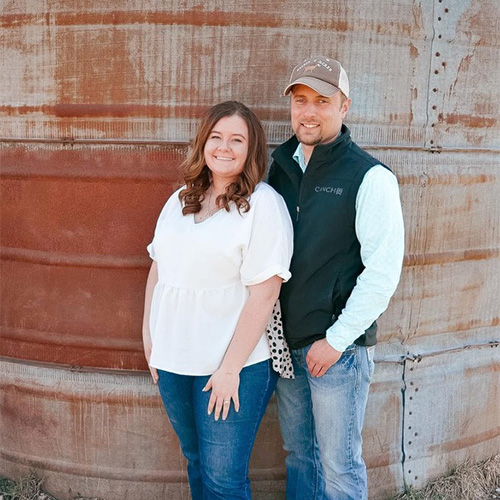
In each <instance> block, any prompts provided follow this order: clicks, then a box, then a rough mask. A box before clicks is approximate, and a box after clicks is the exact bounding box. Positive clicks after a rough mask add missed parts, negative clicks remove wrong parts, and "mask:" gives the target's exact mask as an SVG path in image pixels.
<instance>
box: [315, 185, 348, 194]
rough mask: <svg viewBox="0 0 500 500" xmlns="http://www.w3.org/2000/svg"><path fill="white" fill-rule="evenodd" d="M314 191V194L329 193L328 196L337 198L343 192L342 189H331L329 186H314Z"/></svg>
mask: <svg viewBox="0 0 500 500" xmlns="http://www.w3.org/2000/svg"><path fill="white" fill-rule="evenodd" d="M314 191H316V193H329V194H336V195H337V196H340V195H341V194H342V193H343V192H344V188H341V187H331V186H316V187H315V188H314Z"/></svg>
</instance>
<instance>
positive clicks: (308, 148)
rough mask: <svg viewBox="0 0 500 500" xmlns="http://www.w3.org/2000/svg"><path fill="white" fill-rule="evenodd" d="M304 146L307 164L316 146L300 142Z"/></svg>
mask: <svg viewBox="0 0 500 500" xmlns="http://www.w3.org/2000/svg"><path fill="white" fill-rule="evenodd" d="M300 144H301V146H302V152H303V153H304V159H305V161H306V165H307V164H308V163H309V158H311V155H312V153H313V151H314V146H308V145H307V144H304V143H300Z"/></svg>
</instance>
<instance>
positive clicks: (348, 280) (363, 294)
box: [269, 56, 404, 500]
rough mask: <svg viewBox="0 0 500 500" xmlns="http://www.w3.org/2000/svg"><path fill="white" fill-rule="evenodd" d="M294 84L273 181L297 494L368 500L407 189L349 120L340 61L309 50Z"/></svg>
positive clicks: (283, 385) (287, 440) (288, 442)
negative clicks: (285, 243) (381, 357)
mask: <svg viewBox="0 0 500 500" xmlns="http://www.w3.org/2000/svg"><path fill="white" fill-rule="evenodd" d="M284 93H285V95H288V94H291V120H292V128H293V131H294V132H295V135H294V136H293V137H292V138H291V139H289V140H288V141H287V142H285V143H284V144H282V145H281V146H279V147H278V148H277V149H276V150H275V151H274V153H273V160H274V161H273V164H272V165H271V170H270V174H269V183H270V184H271V185H272V186H273V187H274V188H275V189H276V190H277V191H278V192H279V193H280V194H281V195H282V196H283V197H284V199H285V201H286V203H287V206H288V210H289V211H290V214H291V216H292V220H293V222H294V233H295V241H294V256H293V259H292V264H291V272H292V278H291V280H290V281H289V282H288V283H286V284H284V285H283V288H282V293H281V306H282V312H283V320H284V328H285V335H286V338H287V340H288V343H289V345H290V348H291V350H292V358H293V362H294V370H295V380H286V379H280V381H279V383H278V388H277V401H278V410H279V416H280V425H281V432H282V435H283V441H284V447H285V450H286V451H287V452H288V455H287V458H286V466H287V495H286V498H287V500H295V499H297V500H319V499H329V500H347V499H349V500H364V499H366V498H367V496H368V492H367V491H368V488H367V480H366V467H365V464H364V462H363V459H362V457H361V448H362V439H361V430H362V426H363V419H364V413H365V408H366V401H367V397H368V389H369V385H370V381H371V377H372V374H373V366H374V365H373V349H374V348H373V346H374V345H375V344H376V331H377V327H376V323H375V320H376V319H377V318H378V317H379V316H380V315H381V314H382V312H383V311H384V310H385V309H386V308H387V306H388V303H389V299H390V298H391V296H392V294H393V293H394V291H395V289H396V286H397V283H398V281H399V276H400V273H401V265H402V260H403V250H404V248H403V247H404V231H403V218H402V213H401V203H400V199H399V189H398V184H397V180H396V177H395V176H394V175H393V174H392V172H391V171H390V170H389V169H388V168H387V167H386V166H384V165H382V164H381V163H380V162H379V161H378V160H376V159H375V158H373V157H372V156H370V155H369V154H367V153H366V152H364V151H363V150H361V149H360V148H359V147H358V146H357V145H356V144H355V143H354V142H353V141H352V140H351V136H350V132H349V129H348V128H347V127H346V126H345V125H343V123H342V121H343V120H344V118H345V116H346V114H347V111H348V110H349V106H350V104H351V100H350V98H349V82H348V78H347V74H346V72H345V70H344V69H343V68H342V66H341V65H340V63H339V62H337V61H335V60H333V59H329V58H327V57H323V56H317V57H311V58H309V59H307V60H305V61H303V62H302V63H301V64H299V65H298V66H296V67H295V68H294V70H293V72H292V75H291V78H290V83H289V84H288V86H287V87H286V89H285V92H284ZM368 418H369V416H368Z"/></svg>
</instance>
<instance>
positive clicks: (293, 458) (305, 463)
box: [276, 344, 374, 500]
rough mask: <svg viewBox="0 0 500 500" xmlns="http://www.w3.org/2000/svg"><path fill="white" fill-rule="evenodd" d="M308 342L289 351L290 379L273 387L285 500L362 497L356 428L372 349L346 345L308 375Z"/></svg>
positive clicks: (363, 477)
mask: <svg viewBox="0 0 500 500" xmlns="http://www.w3.org/2000/svg"><path fill="white" fill-rule="evenodd" d="M309 349H310V346H306V347H304V348H302V349H293V350H292V359H293V365H294V370H295V380H288V379H280V380H279V381H278V386H277V389H276V395H277V402H278V411H279V418H280V426H281V434H282V436H283V441H284V448H285V450H286V451H287V452H288V455H287V458H286V470H287V487H286V498H287V500H306V499H307V500H325V499H328V500H366V499H367V497H368V487H367V480H366V467H365V463H364V461H363V459H362V457H361V447H362V438H361V429H362V427H363V418H364V413H365V408H366V401H367V398H368V390H369V386H370V381H371V378H372V375H373V368H374V364H373V348H366V347H360V346H357V345H354V344H353V345H351V346H350V347H348V348H347V349H346V351H345V352H344V353H343V354H342V356H341V358H340V359H339V360H338V361H337V363H336V364H334V365H333V366H332V367H330V369H329V370H328V371H327V372H326V373H325V375H323V376H322V377H319V378H315V377H312V376H311V374H310V373H309V371H308V369H307V364H306V356H307V352H308V351H309Z"/></svg>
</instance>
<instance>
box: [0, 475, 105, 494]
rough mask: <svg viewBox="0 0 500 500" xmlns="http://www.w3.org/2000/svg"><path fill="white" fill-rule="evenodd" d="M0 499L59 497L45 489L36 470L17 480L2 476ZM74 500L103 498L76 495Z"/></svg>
mask: <svg viewBox="0 0 500 500" xmlns="http://www.w3.org/2000/svg"><path fill="white" fill-rule="evenodd" d="M0 500H57V499H56V498H55V497H53V496H52V495H49V494H48V493H45V492H44V491H43V478H42V477H40V476H39V475H38V473H37V472H36V471H32V472H30V473H29V475H28V476H27V477H23V478H21V479H18V480H17V481H13V480H11V479H7V478H3V477H0ZM72 500H102V498H96V497H93V498H90V497H81V496H76V497H74V498H73V499H72Z"/></svg>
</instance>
